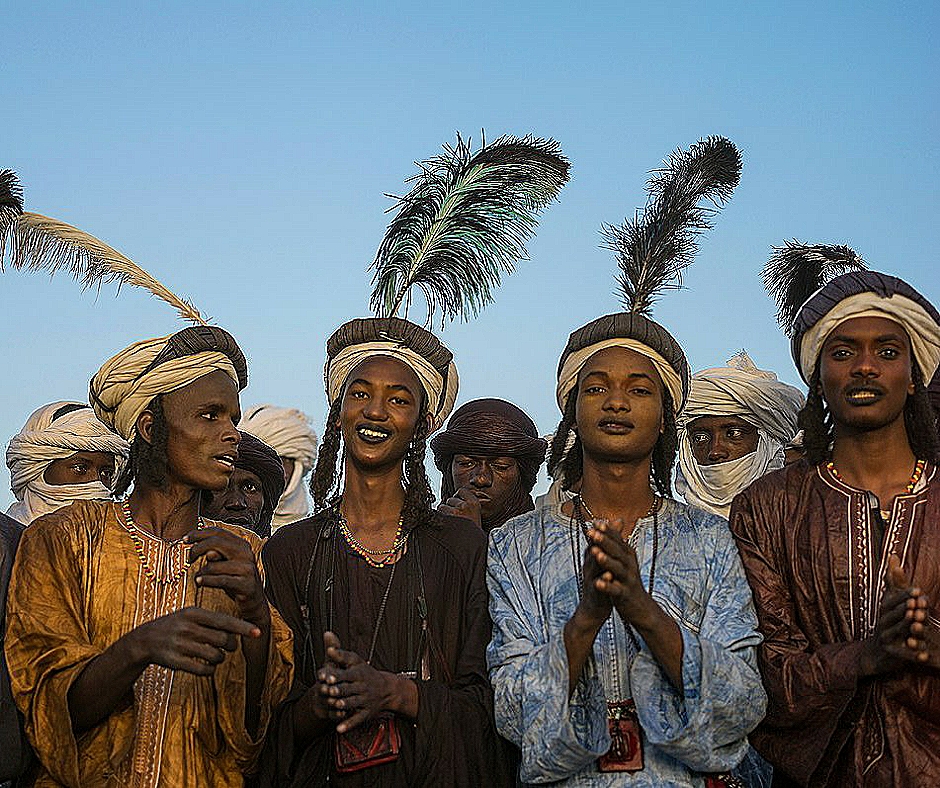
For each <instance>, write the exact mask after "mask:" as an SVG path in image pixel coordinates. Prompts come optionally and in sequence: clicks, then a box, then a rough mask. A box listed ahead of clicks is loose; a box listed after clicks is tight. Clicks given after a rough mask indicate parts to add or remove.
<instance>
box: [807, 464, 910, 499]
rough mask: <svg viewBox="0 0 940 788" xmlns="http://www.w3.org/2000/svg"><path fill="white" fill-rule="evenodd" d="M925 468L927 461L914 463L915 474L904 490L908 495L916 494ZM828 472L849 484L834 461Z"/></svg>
mask: <svg viewBox="0 0 940 788" xmlns="http://www.w3.org/2000/svg"><path fill="white" fill-rule="evenodd" d="M925 467H927V461H926V460H918V461H917V462H916V463H914V472H913V473H912V474H911V480H910V481H909V482H908V483H907V487H905V488H904V492H905V493H906V494H907V495H910V494H911V493H912V492H914V488H915V487H916V486H917V483H918V482H919V481H920V477H921V476H923V475H924V468H925ZM826 470H827V471H829V473H831V474H832V475H833V476H835V477H836V479H838V480H839V481H840V482H842V483H843V484H848V482H847V481H846V480H845V479H843V478H842V474H841V473H839V471H838V469H837V468H836V464H835V463H834V462H833V461H832V460H829V462H827V463H826ZM850 486H851V485H850Z"/></svg>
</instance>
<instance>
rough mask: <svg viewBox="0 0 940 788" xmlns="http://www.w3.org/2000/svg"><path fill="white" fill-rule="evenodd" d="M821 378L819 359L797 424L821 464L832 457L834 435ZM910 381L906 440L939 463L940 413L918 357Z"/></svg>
mask: <svg viewBox="0 0 940 788" xmlns="http://www.w3.org/2000/svg"><path fill="white" fill-rule="evenodd" d="M819 380H820V361H819V360H818V359H817V361H816V366H815V368H814V369H813V374H812V375H811V376H810V379H809V392H808V393H807V395H806V404H805V405H804V406H803V408H802V410H800V413H799V417H798V419H797V424H798V426H799V427H800V429H801V430H803V448H804V450H805V451H806V460H807V461H808V462H809V463H810V465H819V464H820V463H821V462H825V461H826V460H827V459H828V458H829V453H830V451H831V449H832V442H833V439H834V437H835V425H834V424H833V420H832V413H831V412H830V411H829V407H828V405H827V404H826V401H825V399H823V396H822V391H821V388H822V387H821V386H820V383H819ZM911 381H912V382H913V384H914V393H913V394H910V395H908V398H907V401H906V402H905V403H904V428H905V431H906V432H907V442H908V444H910V447H911V451H912V452H913V453H914V456H915V457H917V458H918V459H923V460H930V461H931V462H937V460H938V458H940V437H938V435H937V416H936V413H934V410H933V406H932V405H931V404H930V397H929V396H928V394H927V387H926V386H925V385H924V376H923V373H922V372H921V371H920V364H918V363H917V361H916V360H912V363H911Z"/></svg>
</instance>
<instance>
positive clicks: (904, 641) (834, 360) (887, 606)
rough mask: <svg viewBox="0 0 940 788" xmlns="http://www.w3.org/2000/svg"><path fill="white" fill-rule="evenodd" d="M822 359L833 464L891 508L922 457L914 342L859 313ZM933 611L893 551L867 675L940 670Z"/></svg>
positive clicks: (894, 326)
mask: <svg viewBox="0 0 940 788" xmlns="http://www.w3.org/2000/svg"><path fill="white" fill-rule="evenodd" d="M819 363H820V388H821V390H822V391H821V393H822V396H823V398H824V399H825V400H826V404H827V405H828V407H829V411H830V413H831V414H832V419H833V427H834V434H835V438H834V442H833V448H832V461H833V463H834V464H835V467H836V469H837V470H838V471H839V475H840V476H842V478H843V479H845V480H846V482H847V483H848V484H850V485H852V486H853V487H856V488H858V489H862V490H869V491H871V492H872V493H874V494H875V495H876V496H877V498H878V501H879V505H880V506H881V508H889V507H890V506H891V505H892V504H893V501H894V498H895V497H896V496H897V495H900V494H902V493H905V492H906V490H907V485H908V483H909V482H910V478H911V473H912V472H913V469H914V464H915V462H916V458H915V457H914V453H913V451H911V447H910V443H909V442H908V438H907V430H906V428H905V426H904V406H905V404H906V402H907V398H908V396H910V395H911V394H913V393H914V382H913V379H912V377H911V366H912V363H913V359H912V355H911V343H910V339H909V338H908V336H907V333H906V332H905V331H904V329H903V328H902V327H901V326H900V325H899V324H898V323H895V322H894V321H893V320H889V319H887V318H881V317H859V318H853V319H851V320H846V321H845V322H844V323H841V324H839V325H838V326H837V327H836V328H835V329H834V330H833V332H832V333H831V334H830V335H829V337H827V338H826V341H825V342H824V343H823V347H822V351H821V353H820V361H819ZM929 609H930V603H929V600H928V599H927V597H926V596H925V595H924V593H923V592H922V590H921V589H920V588H918V587H916V586H913V585H912V584H911V582H910V580H909V578H908V577H907V576H906V575H905V573H904V571H903V570H902V569H901V566H900V561H899V560H898V559H897V557H896V556H892V557H891V559H890V564H889V570H888V589H887V591H886V593H885V597H884V600H883V602H882V606H881V609H880V613H879V619H878V623H877V625H876V631H875V634H874V635H873V636H872V637H870V638H868V639H867V640H866V641H865V651H864V653H863V655H862V658H861V665H860V668H861V672H862V675H866V676H871V675H878V674H882V673H887V672H891V671H896V670H900V669H903V668H904V667H905V666H906V665H909V664H911V663H919V664H925V663H926V664H929V665H933V666H935V667H940V643H935V642H931V643H928V638H929V637H930V635H929V630H928V628H927V627H926V621H927V617H928V611H929Z"/></svg>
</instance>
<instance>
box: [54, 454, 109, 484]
mask: <svg viewBox="0 0 940 788" xmlns="http://www.w3.org/2000/svg"><path fill="white" fill-rule="evenodd" d="M42 478H43V481H44V482H45V483H46V484H86V483H87V482H101V483H102V484H103V485H104V486H105V487H110V486H111V483H112V482H113V481H114V455H113V454H110V453H108V452H106V451H77V452H75V454H73V455H71V456H70V457H61V458H60V459H58V460H53V461H52V462H50V463H49V465H48V466H47V467H46V470H45V471H43V474H42Z"/></svg>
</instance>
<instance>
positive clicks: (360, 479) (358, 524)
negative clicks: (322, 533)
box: [340, 458, 405, 534]
mask: <svg viewBox="0 0 940 788" xmlns="http://www.w3.org/2000/svg"><path fill="white" fill-rule="evenodd" d="M404 503H405V490H404V487H402V461H399V462H398V463H396V464H395V465H394V466H392V467H390V468H384V469H380V470H371V469H364V468H360V467H358V466H356V465H355V464H353V463H352V462H351V461H350V460H349V459H348V458H347V460H346V471H345V480H344V483H343V501H342V504H341V505H340V511H341V512H342V514H343V516H344V517H345V518H346V520H347V522H348V523H349V529H350V531H352V532H353V533H354V534H357V533H362V532H370V531H373V532H374V531H386V530H392V531H394V530H396V529H397V528H398V519H399V518H400V517H401V510H402V506H403V505H404Z"/></svg>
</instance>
